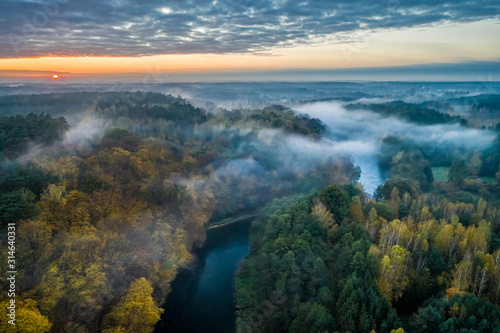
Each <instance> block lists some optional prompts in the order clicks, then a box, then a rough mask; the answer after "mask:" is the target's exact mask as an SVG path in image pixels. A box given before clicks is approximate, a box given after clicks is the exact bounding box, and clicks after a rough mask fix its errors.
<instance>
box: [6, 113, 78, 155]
mask: <svg viewBox="0 0 500 333" xmlns="http://www.w3.org/2000/svg"><path fill="white" fill-rule="evenodd" d="M68 128H69V126H68V123H67V122H66V119H64V118H63V117H59V118H52V116H51V115H49V114H40V115H38V114H34V113H30V114H28V115H27V116H26V117H23V116H21V115H16V116H6V117H0V162H2V160H3V159H5V158H6V159H15V158H17V157H19V156H20V155H21V154H23V153H25V152H26V150H27V149H28V148H29V147H30V145H31V146H32V145H50V144H52V143H54V142H55V141H56V140H58V139H60V138H61V136H62V135H63V133H64V132H65V131H66V130H68Z"/></svg>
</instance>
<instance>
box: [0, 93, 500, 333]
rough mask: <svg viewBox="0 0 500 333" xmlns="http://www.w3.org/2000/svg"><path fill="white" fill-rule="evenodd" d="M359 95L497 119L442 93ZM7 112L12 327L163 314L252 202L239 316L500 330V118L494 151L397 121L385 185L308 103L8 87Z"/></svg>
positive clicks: (115, 323)
mask: <svg viewBox="0 0 500 333" xmlns="http://www.w3.org/2000/svg"><path fill="white" fill-rule="evenodd" d="M490 100H492V99H491V98H489V99H487V101H490ZM480 101H481V103H484V105H483V104H481V105H483V106H482V109H481V108H480V109H478V110H483V111H484V108H485V107H487V106H488V105H490V104H491V103H490V104H487V103H486V101H485V100H483V99H481V100H480ZM450 103H451V102H450ZM434 106H436V108H437V106H438V105H437V104H436V105H434ZM346 109H347V110H357V109H369V110H370V112H374V113H376V114H378V115H379V116H381V117H394V118H399V119H402V120H404V121H409V122H410V123H416V124H425V125H428V124H434V125H442V124H453V126H459V127H460V128H475V127H476V128H481V126H483V125H484V122H481V121H470V119H465V117H460V116H456V115H448V114H443V113H441V112H440V111H439V110H437V109H435V108H433V107H431V106H430V105H429V104H426V105H423V104H411V103H406V102H390V103H385V104H377V105H376V106H374V105H370V104H369V105H366V104H363V105H360V104H356V103H354V104H352V105H351V106H346ZM471 110H472V111H471V113H474V112H475V110H476V108H471ZM484 112H485V111H484ZM484 112H483V113H484ZM0 114H1V115H2V116H1V117H0V234H1V246H2V248H3V249H7V248H8V243H7V230H8V226H9V225H10V224H15V226H16V237H17V238H16V242H15V256H16V270H17V278H16V288H17V289H16V322H17V326H12V325H10V324H9V323H8V318H9V317H8V316H7V311H8V310H7V306H8V304H9V302H10V300H9V298H8V297H7V290H8V288H9V286H8V283H7V282H6V281H7V277H8V275H7V273H6V272H7V271H8V270H9V269H7V268H8V258H7V256H6V255H5V253H6V252H5V251H4V253H2V256H0V266H1V267H2V270H1V272H2V276H1V279H2V284H1V286H2V294H1V296H0V303H2V306H1V309H0V312H2V313H1V314H0V328H1V330H2V331H4V332H7V333H8V332H42V333H43V332H55V333H59V332H81V333H86V332H105V333H119V332H122V333H125V332H126V333H132V332H134V333H141V332H145V333H146V332H152V331H153V330H154V325H155V324H156V323H157V322H158V321H159V320H160V316H161V314H162V313H163V311H164V310H163V309H162V304H163V302H164V301H165V298H166V296H167V295H168V294H169V293H170V291H171V282H172V281H173V279H174V278H175V277H176V275H177V273H178V272H179V270H181V269H183V268H186V267H189V265H190V263H191V262H193V260H194V253H195V250H196V249H197V248H200V247H202V246H203V244H204V241H205V238H206V228H207V227H209V226H210V225H211V224H212V223H215V222H217V221H219V220H221V219H224V218H227V217H231V216H234V215H236V214H238V213H239V212H241V211H251V212H254V213H256V214H257V216H258V217H257V218H256V219H255V220H254V221H253V223H252V225H251V228H250V236H251V249H250V254H249V255H248V256H247V257H246V258H245V259H244V260H242V262H240V265H239V268H238V271H237V273H236V276H235V279H234V287H235V294H234V298H235V302H236V308H237V320H236V328H237V332H372V331H373V332H377V333H378V332H392V331H394V332H405V331H408V332H455V331H456V332H462V331H463V332H500V321H499V320H500V316H499V315H500V313H499V311H500V310H499V306H500V206H499V205H500V187H499V185H498V183H499V181H500V170H499V165H500V136H499V135H498V132H496V133H495V132H492V133H494V135H493V137H496V138H495V139H494V140H493V141H492V142H491V144H489V145H488V146H487V148H486V149H485V150H484V151H478V150H471V149H469V148H467V147H466V146H456V147H454V148H448V147H430V144H429V143H428V142H421V141H418V140H416V139H411V138H405V137H401V136H400V135H396V134H394V135H386V136H384V137H383V138H382V139H381V140H380V154H379V155H378V157H377V165H379V166H380V170H381V172H383V174H384V175H385V179H384V180H385V181H384V183H383V184H381V185H380V186H379V187H378V188H377V190H376V191H375V193H374V194H373V195H370V194H367V193H366V191H365V189H364V188H363V185H362V184H361V183H360V182H359V177H360V172H361V171H360V169H359V168H358V167H357V166H356V165H355V163H353V160H352V158H351V155H350V154H349V153H348V152H345V151H339V152H337V151H335V152H332V151H330V150H328V149H329V148H328V147H329V146H328V145H330V144H332V142H333V141H328V140H333V139H332V136H333V135H335V133H334V132H333V131H332V129H331V128H330V127H329V126H328V125H327V124H326V123H325V122H323V121H322V120H320V119H318V118H315V117H311V116H308V115H307V114H304V113H300V112H297V111H295V110H294V108H293V106H286V105H278V104H273V103H271V104H269V105H264V106H262V107H255V108H235V109H232V110H229V109H224V108H222V107H221V108H215V109H211V110H210V111H207V110H206V109H204V108H202V107H200V106H197V105H196V104H195V103H191V102H190V101H188V100H186V99H184V98H182V97H180V96H178V97H174V96H172V95H167V94H161V93H154V92H101V93H97V92H96V93H93V92H88V93H87V92H70V93H53V94H38V95H9V96H2V97H0ZM488 121H491V117H489V118H488ZM490 127H491V128H492V129H493V130H495V126H490ZM497 127H498V126H497ZM484 131H486V129H484ZM339 142H340V141H339ZM333 145H335V142H333ZM431 148H432V149H431ZM439 172H441V173H444V176H443V175H442V174H441V173H439ZM478 179H479V180H478Z"/></svg>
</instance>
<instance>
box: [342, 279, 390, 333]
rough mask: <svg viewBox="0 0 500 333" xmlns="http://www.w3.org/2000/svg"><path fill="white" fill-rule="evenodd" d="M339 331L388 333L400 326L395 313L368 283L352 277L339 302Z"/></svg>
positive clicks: (346, 284)
mask: <svg viewBox="0 0 500 333" xmlns="http://www.w3.org/2000/svg"><path fill="white" fill-rule="evenodd" d="M336 308H337V313H338V316H339V328H340V331H342V332H353V333H354V332H359V333H361V332H369V331H371V330H375V331H376V332H389V331H390V330H391V329H395V328H397V327H399V326H400V323H399V320H398V318H397V316H396V312H395V311H394V310H393V309H391V308H390V306H389V303H388V302H387V300H386V299H385V298H384V297H382V296H380V295H378V293H377V292H376V291H375V290H374V289H373V287H372V286H371V285H370V283H369V282H368V281H366V279H363V278H361V277H357V275H356V274H353V275H352V276H350V277H349V279H348V280H347V282H346V283H345V286H344V288H343V290H342V292H341V293H340V296H339V298H338V300H337V305H336Z"/></svg>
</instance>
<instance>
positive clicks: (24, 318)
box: [0, 299, 52, 333]
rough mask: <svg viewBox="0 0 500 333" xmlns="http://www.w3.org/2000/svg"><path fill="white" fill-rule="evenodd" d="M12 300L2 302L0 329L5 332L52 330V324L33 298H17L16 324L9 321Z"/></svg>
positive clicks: (39, 332)
mask: <svg viewBox="0 0 500 333" xmlns="http://www.w3.org/2000/svg"><path fill="white" fill-rule="evenodd" d="M8 306H10V301H9V300H6V301H3V302H2V303H0V331H1V332H3V333H16V332H21V333H45V332H48V331H50V329H51V327H52V324H51V323H50V322H49V319H48V318H47V317H45V316H43V315H42V314H41V313H40V311H39V310H38V308H37V303H36V301H35V300H32V299H25V300H16V303H15V306H16V311H15V325H11V324H9V323H8V321H9V320H11V318H10V317H8V314H9V313H10V312H9V309H8Z"/></svg>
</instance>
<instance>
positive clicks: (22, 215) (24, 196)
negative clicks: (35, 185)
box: [0, 190, 38, 227]
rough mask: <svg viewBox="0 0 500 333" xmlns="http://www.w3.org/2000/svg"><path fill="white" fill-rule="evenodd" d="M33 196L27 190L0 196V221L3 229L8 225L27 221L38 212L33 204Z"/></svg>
mask: <svg viewBox="0 0 500 333" xmlns="http://www.w3.org/2000/svg"><path fill="white" fill-rule="evenodd" d="M34 200H35V195H34V194H33V193H31V192H30V191H29V190H18V191H13V192H8V193H4V194H2V195H1V196H0V221H1V226H2V227H5V226H7V224H8V223H15V222H18V221H20V220H23V219H29V218H31V217H33V216H35V215H36V214H37V212H38V210H37V208H36V205H35V203H34Z"/></svg>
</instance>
